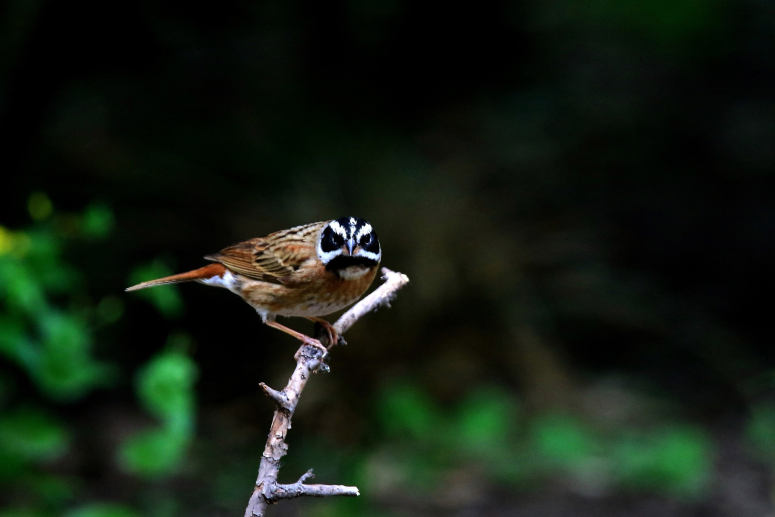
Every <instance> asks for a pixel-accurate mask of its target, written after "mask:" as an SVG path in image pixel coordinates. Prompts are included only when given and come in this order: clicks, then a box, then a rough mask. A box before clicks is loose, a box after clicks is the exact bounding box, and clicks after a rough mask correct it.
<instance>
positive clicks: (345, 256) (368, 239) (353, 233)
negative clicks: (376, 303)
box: [317, 217, 382, 271]
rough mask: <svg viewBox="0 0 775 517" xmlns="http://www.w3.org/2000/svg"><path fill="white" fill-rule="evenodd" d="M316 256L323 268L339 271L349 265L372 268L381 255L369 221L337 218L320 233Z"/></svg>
mask: <svg viewBox="0 0 775 517" xmlns="http://www.w3.org/2000/svg"><path fill="white" fill-rule="evenodd" d="M317 253H318V258H320V261H321V262H322V263H323V265H325V266H326V269H328V270H333V271H340V270H343V269H345V268H349V267H350V266H363V267H364V269H367V268H372V267H375V266H376V265H377V264H379V261H380V259H381V258H382V249H381V248H380V245H379V239H378V238H377V233H376V232H375V231H374V228H372V226H371V224H370V223H369V222H368V221H366V220H364V219H360V218H358V217H340V218H339V219H334V220H333V221H330V222H329V223H328V224H327V225H326V226H325V227H324V228H323V231H322V232H320V237H319V238H318V243H317Z"/></svg>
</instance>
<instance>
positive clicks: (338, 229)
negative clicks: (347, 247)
mask: <svg viewBox="0 0 775 517" xmlns="http://www.w3.org/2000/svg"><path fill="white" fill-rule="evenodd" d="M328 226H330V227H331V229H332V230H334V233H336V234H337V235H339V236H341V237H342V238H343V239H347V230H345V228H344V226H342V225H341V224H339V222H338V221H331V222H330V223H328Z"/></svg>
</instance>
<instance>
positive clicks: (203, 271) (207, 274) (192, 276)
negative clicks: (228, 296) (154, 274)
mask: <svg viewBox="0 0 775 517" xmlns="http://www.w3.org/2000/svg"><path fill="white" fill-rule="evenodd" d="M224 272H226V267H225V266H224V265H223V264H208V265H206V266H204V267H200V268H199V269H194V270H191V271H186V272H185V273H178V274H177V275H170V276H165V277H163V278H157V279H155V280H148V281H147V282H141V283H139V284H137V285H133V286H132V287H127V288H126V291H137V290H138V289H145V288H146V287H156V286H157V285H165V284H179V283H180V282H190V281H192V280H204V279H205V278H212V277H214V276H221V275H223V273H224Z"/></svg>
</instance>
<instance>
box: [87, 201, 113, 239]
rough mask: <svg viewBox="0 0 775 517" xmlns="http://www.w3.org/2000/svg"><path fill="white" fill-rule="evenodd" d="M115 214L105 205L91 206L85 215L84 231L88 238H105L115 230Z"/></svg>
mask: <svg viewBox="0 0 775 517" xmlns="http://www.w3.org/2000/svg"><path fill="white" fill-rule="evenodd" d="M114 223H115V220H114V218H113V212H112V211H111V210H110V208H108V207H107V206H105V205H103V204H98V203H97V204H93V205H89V206H88V207H87V208H86V210H85V211H84V213H83V219H82V222H81V224H82V227H81V229H82V231H83V233H84V235H86V236H87V237H95V238H98V237H105V236H106V235H108V234H109V233H110V231H111V230H112V229H113V226H114Z"/></svg>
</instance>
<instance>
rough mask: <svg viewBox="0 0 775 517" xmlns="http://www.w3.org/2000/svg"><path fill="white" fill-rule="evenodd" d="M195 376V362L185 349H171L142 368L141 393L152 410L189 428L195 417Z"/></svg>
mask: <svg viewBox="0 0 775 517" xmlns="http://www.w3.org/2000/svg"><path fill="white" fill-rule="evenodd" d="M196 376H197V369H196V364H194V362H193V361H192V360H191V359H190V358H189V357H188V356H186V355H185V353H183V352H182V351H180V350H174V349H168V350H165V351H163V352H161V353H159V354H158V355H157V356H156V357H154V358H153V359H152V360H151V361H150V362H149V363H148V364H147V365H146V366H145V367H144V368H143V369H142V370H141V371H140V372H139V374H138V376H137V391H138V395H139V396H140V400H141V402H142V404H143V406H144V407H145V408H146V409H147V410H148V411H149V412H151V413H153V414H154V415H156V416H157V417H159V418H161V419H162V420H164V421H165V422H166V423H167V424H168V425H171V426H174V427H175V428H176V429H178V430H180V431H188V430H190V426H191V423H192V420H193V411H194V394H193V386H194V381H195V380H196Z"/></svg>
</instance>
